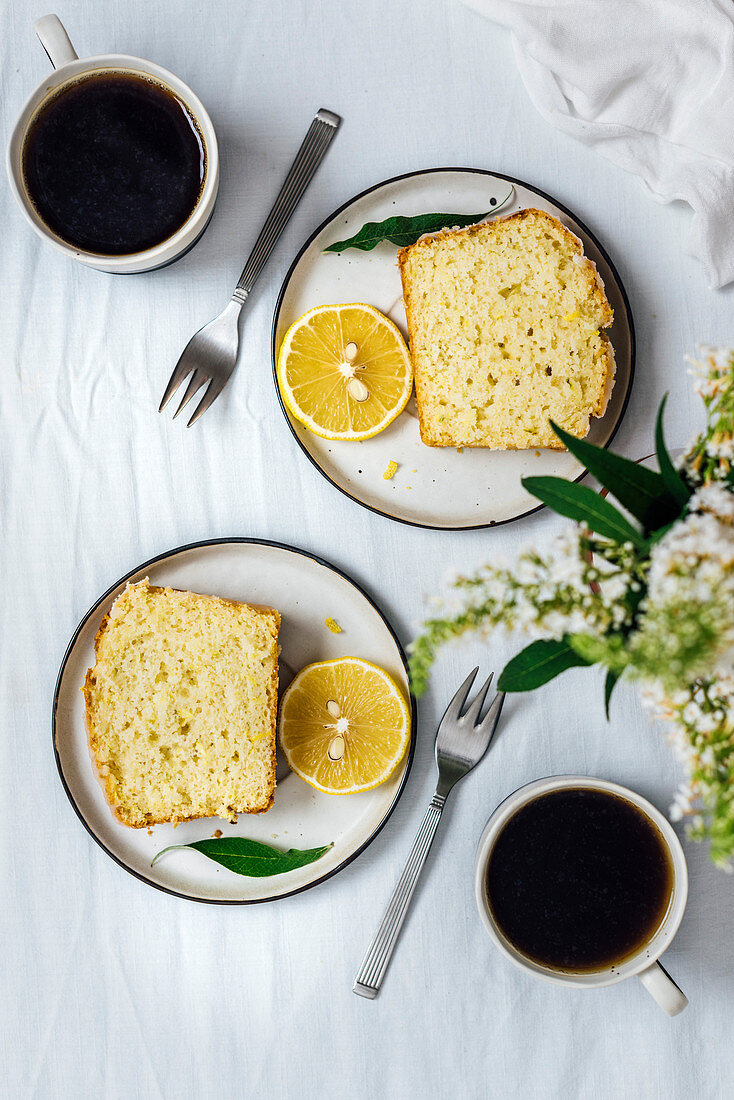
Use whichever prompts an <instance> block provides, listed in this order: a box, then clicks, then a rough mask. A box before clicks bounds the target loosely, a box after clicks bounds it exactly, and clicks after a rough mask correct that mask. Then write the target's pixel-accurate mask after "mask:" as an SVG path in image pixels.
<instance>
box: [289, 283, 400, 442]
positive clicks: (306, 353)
mask: <svg viewBox="0 0 734 1100" xmlns="http://www.w3.org/2000/svg"><path fill="white" fill-rule="evenodd" d="M277 374H278V385H279V386H280V392H281V394H282V395H283V400H284V401H285V404H286V406H287V408H288V411H289V412H290V413H291V414H292V415H293V416H294V417H295V418H296V420H300V422H301V423H302V424H304V425H305V426H306V427H307V428H308V429H309V431H312V432H314V433H315V434H316V435H320V436H322V437H323V438H324V439H345V440H355V441H356V440H360V439H370V438H371V437H372V436H373V435H377V433H378V432H381V431H382V430H383V428H386V427H387V426H388V424H390V423H392V421H393V420H394V419H395V417H396V416H398V415H399V414H400V413H401V412H402V411H403V409H404V408H405V406H406V405H407V403H408V398H409V397H410V393H411V390H412V388H413V368H412V366H411V362H410V353H409V351H408V349H407V347H406V345H405V341H404V340H403V337H402V336H401V335H400V331H399V329H398V328H397V326H396V325H394V324H393V323H392V321H390V320H388V318H387V317H384V316H383V315H382V314H381V313H379V312H378V310H376V309H373V307H372V306H367V305H363V304H361V303H354V304H352V305H345V306H341V305H337V306H315V308H314V309H310V310H309V311H308V313H304V315H303V317H300V318H299V319H298V320H297V321H296V322H295V324H293V325H291V327H290V328H289V329H288V331H287V332H286V334H285V339H284V340H283V343H282V344H281V347H280V352H279V354H278V370H277Z"/></svg>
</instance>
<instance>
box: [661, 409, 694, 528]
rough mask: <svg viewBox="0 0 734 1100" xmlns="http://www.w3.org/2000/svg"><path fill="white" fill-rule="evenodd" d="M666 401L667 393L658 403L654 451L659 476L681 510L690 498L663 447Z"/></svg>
mask: <svg viewBox="0 0 734 1100" xmlns="http://www.w3.org/2000/svg"><path fill="white" fill-rule="evenodd" d="M667 400H668V395H667V393H666V394H665V396H664V397H663V400H662V401H661V402H660V408H659V409H658V416H657V420H656V421H655V450H656V452H657V456H658V465H659V467H660V476H661V478H662V479H663V481H664V482H665V487H666V489H667V490H668V492H669V493H670V495H671V496H673V497H675V500H676V501H677V502H678V504H679V505H680V507H681V508H684V507H685V506H686V504H687V503H688V501H689V499H690V497H691V490H690V489H689V488H688V486H687V485H686V483H685V481H684V480H683V478H682V477H681V475H680V473H679V472H678V470H676V468H675V466H674V465H673V462H672V460H671V458H670V454H669V453H668V448H667V447H666V445H665V436H664V434H663V413H664V411H665V402H666V401H667Z"/></svg>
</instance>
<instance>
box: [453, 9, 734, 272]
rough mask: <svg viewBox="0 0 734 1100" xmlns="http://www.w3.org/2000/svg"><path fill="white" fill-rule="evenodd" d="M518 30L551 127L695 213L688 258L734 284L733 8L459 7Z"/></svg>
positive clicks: (518, 50)
mask: <svg viewBox="0 0 734 1100" xmlns="http://www.w3.org/2000/svg"><path fill="white" fill-rule="evenodd" d="M464 3H466V4H468V6H469V7H471V8H474V9H475V10H476V11H478V12H481V13H482V14H484V15H486V16H488V17H489V18H490V19H492V20H494V21H495V22H497V23H500V24H503V25H504V26H506V27H508V28H509V29H510V30H511V31H512V36H513V42H514V47H515V54H516V57H517V63H518V66H519V68H520V73H521V76H522V79H523V81H524V83H525V86H526V88H527V90H528V93H529V95H530V98H531V99H532V101H533V103H534V104H535V106H536V107H537V109H538V110H539V111H540V113H541V115H543V117H544V118H545V119H547V120H548V122H550V123H552V124H553V125H554V126H557V127H558V128H559V129H560V130H563V131H565V132H566V133H567V134H570V135H571V136H572V137H575V138H577V139H578V140H579V141H582V142H584V143H585V144H586V145H589V146H592V147H596V148H597V149H598V150H599V152H601V153H602V154H603V155H604V156H605V157H608V158H609V160H611V161H614V163H615V164H619V165H620V166H621V167H622V168H625V169H626V170H627V171H629V172H634V173H635V174H636V175H638V176H640V177H641V178H642V179H643V180H644V181H645V183H646V184H647V185H648V187H649V188H650V190H651V191H652V193H653V195H654V196H655V197H656V198H657V199H658V200H659V201H660V202H670V201H671V200H673V199H683V200H684V201H685V202H687V203H689V205H690V206H691V207H692V209H693V224H692V228H691V234H690V237H689V240H688V251H689V252H690V254H691V255H693V256H695V257H696V258H697V259H699V260H700V261H701V262H702V263H703V264H704V265H705V268H706V272H707V275H708V279H709V282H710V284H711V286H712V287H720V286H723V285H724V284H726V283H728V282H730V281H731V280H732V279H734V209H733V207H734V203H733V201H732V200H734V4H732V2H731V0H536V2H530V0H464Z"/></svg>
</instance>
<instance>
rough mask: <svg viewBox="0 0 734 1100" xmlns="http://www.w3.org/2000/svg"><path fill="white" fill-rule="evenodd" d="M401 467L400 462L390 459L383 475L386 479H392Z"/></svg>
mask: <svg viewBox="0 0 734 1100" xmlns="http://www.w3.org/2000/svg"><path fill="white" fill-rule="evenodd" d="M399 468H400V467H399V465H398V463H397V462H394V461H393V460H392V459H390V461H389V462H388V464H387V466H386V467H385V472H384V474H383V475H382V477H383V479H384V480H385V481H391V480H392V478H393V477H394V476H395V474H396V473H397V472H398V469H399Z"/></svg>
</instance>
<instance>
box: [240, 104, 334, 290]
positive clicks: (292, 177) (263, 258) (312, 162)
mask: <svg viewBox="0 0 734 1100" xmlns="http://www.w3.org/2000/svg"><path fill="white" fill-rule="evenodd" d="M340 122H341V119H340V118H339V115H335V114H334V113H333V111H327V110H325V109H324V108H323V107H322V108H321V110H320V111H319V112H318V113H317V115H316V117H315V118H314V120H313V122H312V123H311V125H310V126H309V129H308V133H307V134H306V136H305V138H304V139H303V144H302V145H301V148H300V149H299V150H298V153H297V154H296V159H295V160H294V161H293V164H292V165H291V169H290V172H289V173H288V175H287V176H286V178H285V183H284V184H283V186H282V187H281V189H280V193H279V194H278V197H277V199H276V200H275V203H274V205H273V208H272V210H271V211H270V213H269V214H268V217H267V220H266V222H265V225H264V226H263V227H262V229H261V230H260V236H259V237H258V238H257V240H256V241H255V246H254V248H253V250H252V252H251V253H250V258H249V259H248V261H247V263H246V264H245V268H244V271H243V272H242V274H241V275H240V281H239V282H238V283H237V289H236V290H235V292H234V294H233V295H232V298H233V299H234V301H235V302H239V303H240V305H241V304H242V303H243V302H244V301H245V298H246V297H247V295H248V294H249V293H250V291H251V290H252V288H253V287H254V285H255V283H256V282H257V278H258V276H259V274H260V272H261V271H262V269H263V268H264V267H265V264H266V263H267V261H268V257H269V256H270V253H271V252H272V251H273V249H274V248H275V246H276V244H277V243H278V238H279V237H280V235H281V233H282V232H283V230H284V229H285V227H286V225H287V224H288V221H289V219H290V216H291V214H292V213H293V211H294V210H295V209H296V207H297V206H298V203H299V202H300V200H301V196H302V195H303V192H304V191H305V190H306V188H307V187H308V185H309V183H310V182H311V180H312V178H313V176H314V173H315V172H316V169H317V168H318V166H319V165H320V164H321V161H322V160H323V159H324V155H325V153H326V150H327V149H328V148H329V145H330V144H331V141H332V138H333V137H334V134H335V133H336V131H337V129H338V127H339V123H340Z"/></svg>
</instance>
